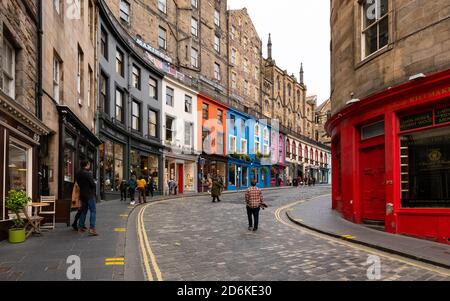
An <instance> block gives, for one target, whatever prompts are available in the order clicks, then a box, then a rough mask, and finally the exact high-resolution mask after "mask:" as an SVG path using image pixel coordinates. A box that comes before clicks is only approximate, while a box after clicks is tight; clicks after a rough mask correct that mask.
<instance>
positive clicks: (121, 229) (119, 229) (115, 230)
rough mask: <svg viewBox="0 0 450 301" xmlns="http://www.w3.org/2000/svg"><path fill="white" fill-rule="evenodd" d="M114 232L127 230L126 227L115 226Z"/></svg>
mask: <svg viewBox="0 0 450 301" xmlns="http://www.w3.org/2000/svg"><path fill="white" fill-rule="evenodd" d="M114 232H127V229H126V228H115V229H114Z"/></svg>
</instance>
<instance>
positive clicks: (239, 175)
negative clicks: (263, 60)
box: [238, 166, 241, 191]
mask: <svg viewBox="0 0 450 301" xmlns="http://www.w3.org/2000/svg"><path fill="white" fill-rule="evenodd" d="M238 191H241V167H240V166H238Z"/></svg>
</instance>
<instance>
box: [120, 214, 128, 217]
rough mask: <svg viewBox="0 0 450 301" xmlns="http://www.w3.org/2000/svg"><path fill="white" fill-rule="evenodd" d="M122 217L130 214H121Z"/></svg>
mask: <svg viewBox="0 0 450 301" xmlns="http://www.w3.org/2000/svg"><path fill="white" fill-rule="evenodd" d="M120 217H128V214H121V215H120Z"/></svg>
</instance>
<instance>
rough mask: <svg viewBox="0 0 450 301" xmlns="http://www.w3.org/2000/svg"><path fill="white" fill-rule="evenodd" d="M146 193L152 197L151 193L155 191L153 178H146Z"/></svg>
mask: <svg viewBox="0 0 450 301" xmlns="http://www.w3.org/2000/svg"><path fill="white" fill-rule="evenodd" d="M147 184H148V191H149V192H150V195H151V196H152V197H153V192H154V191H155V184H154V183H153V177H152V176H149V177H148V183H147Z"/></svg>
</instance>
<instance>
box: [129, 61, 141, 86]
mask: <svg viewBox="0 0 450 301" xmlns="http://www.w3.org/2000/svg"><path fill="white" fill-rule="evenodd" d="M131 68H132V69H131V70H132V71H131V85H132V86H133V87H134V88H135V89H137V90H141V79H142V76H141V74H142V72H141V68H139V67H138V66H137V65H136V64H133V65H132V67H131Z"/></svg>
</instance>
